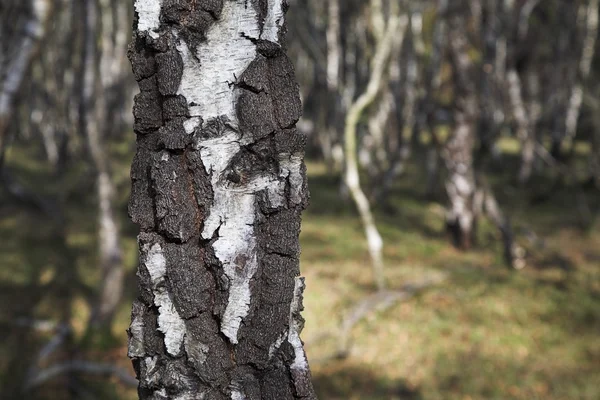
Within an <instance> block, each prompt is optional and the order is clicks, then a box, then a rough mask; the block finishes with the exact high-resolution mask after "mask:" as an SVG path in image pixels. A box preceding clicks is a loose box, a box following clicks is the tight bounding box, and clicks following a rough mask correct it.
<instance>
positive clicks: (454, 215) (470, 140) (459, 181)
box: [443, 8, 478, 249]
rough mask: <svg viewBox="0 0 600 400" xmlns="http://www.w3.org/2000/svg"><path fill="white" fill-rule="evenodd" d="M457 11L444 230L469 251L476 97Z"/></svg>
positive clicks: (451, 28) (451, 23)
mask: <svg viewBox="0 0 600 400" xmlns="http://www.w3.org/2000/svg"><path fill="white" fill-rule="evenodd" d="M461 14H462V12H461V11H460V10H459V9H458V8H457V9H456V10H453V13H452V15H451V16H450V17H449V35H448V40H449V42H450V44H449V46H450V56H451V57H450V58H451V60H452V66H453V72H454V84H455V100H454V104H455V105H454V108H455V109H454V127H453V128H452V133H451V135H450V138H449V139H448V142H447V143H446V146H445V148H444V151H443V158H444V161H445V163H446V168H447V169H448V178H447V180H446V192H447V194H448V199H449V200H450V206H449V208H448V210H447V215H446V226H447V229H448V231H449V232H450V233H451V235H452V238H453V240H454V243H455V245H456V246H458V247H460V248H462V249H468V248H470V247H471V245H472V244H473V239H474V235H475V225H476V219H477V207H476V204H475V194H476V184H475V172H474V168H473V149H474V144H475V127H476V126H477V112H478V104H477V93H476V88H475V85H474V81H473V79H472V77H473V76H475V74H474V72H475V68H474V64H473V61H472V60H471V59H470V57H469V53H468V50H469V43H468V39H467V31H466V28H465V25H466V24H467V22H466V19H465V18H464V17H463V16H462V15H461Z"/></svg>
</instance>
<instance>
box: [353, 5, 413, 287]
mask: <svg viewBox="0 0 600 400" xmlns="http://www.w3.org/2000/svg"><path fill="white" fill-rule="evenodd" d="M376 3H377V2H374V4H376ZM407 24H408V18H406V15H403V16H401V17H398V16H397V15H394V16H392V17H390V20H389V21H388V22H387V27H386V28H385V32H384V33H380V34H379V35H380V41H379V43H378V44H377V49H376V51H375V55H374V57H373V64H372V71H371V76H370V77H369V82H368V84H367V88H366V90H365V91H364V93H362V94H361V95H360V96H359V97H358V98H357V99H356V100H355V101H354V102H353V103H352V105H351V106H350V108H349V110H348V114H347V115H346V126H345V128H344V150H345V151H344V155H345V162H346V174H345V180H344V181H345V183H346V186H347V187H348V191H349V192H350V195H351V196H352V200H353V201H354V203H355V204H356V208H357V209H358V213H359V214H360V218H361V220H362V224H363V227H364V229H365V235H366V237H367V246H368V248H369V254H370V255H371V262H372V266H373V275H374V278H375V282H376V284H377V288H378V289H379V290H383V289H384V288H385V277H384V271H383V254H382V249H383V240H382V239H381V235H380V234H379V230H378V229H377V225H376V224H375V219H374V217H373V213H372V212H371V205H370V204H369V200H368V199H367V196H366V195H365V193H364V192H363V190H362V188H361V185H360V175H359V172H358V160H357V152H358V148H357V147H358V146H357V138H356V127H357V125H358V122H359V120H360V117H361V116H362V113H363V112H364V111H365V109H366V108H367V107H368V106H369V105H371V104H372V103H373V101H375V98H376V96H377V95H378V94H379V93H380V90H381V87H382V85H383V80H384V73H385V69H386V66H387V65H388V61H389V57H390V54H391V53H392V50H393V45H394V43H395V42H396V41H395V39H394V37H395V35H401V36H404V32H405V30H406V26H407ZM401 42H402V41H401V40H400V43H401Z"/></svg>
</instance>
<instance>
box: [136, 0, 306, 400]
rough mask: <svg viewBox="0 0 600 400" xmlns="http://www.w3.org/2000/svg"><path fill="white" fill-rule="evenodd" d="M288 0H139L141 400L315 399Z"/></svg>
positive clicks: (303, 196) (138, 304) (302, 182)
mask: <svg viewBox="0 0 600 400" xmlns="http://www.w3.org/2000/svg"><path fill="white" fill-rule="evenodd" d="M286 9H287V2H286V1H285V0H268V1H258V0H254V1H247V0H210V1H209V0H179V1H175V0H136V2H135V11H136V17H135V21H136V22H135V23H134V29H135V32H134V39H133V43H132V44H131V46H130V52H129V57H130V60H131V63H132V66H133V71H134V74H135V77H136V80H137V81H138V84H139V87H140V93H139V94H138V95H137V96H136V98H135V105H134V119H135V122H134V130H135V132H136V134H137V153H136V156H135V158H134V160H133V166H132V170H131V176H132V195H131V201H130V206H129V211H130V215H131V217H132V219H133V221H134V222H135V223H136V224H138V225H139V227H140V229H141V233H140V234H139V236H138V242H139V249H140V264H139V269H138V278H139V286H140V294H139V297H138V299H137V300H136V301H135V302H134V304H133V311H132V321H131V326H130V329H129V337H130V339H129V352H128V353H129V356H130V357H131V358H132V360H133V364H134V367H135V370H136V373H137V376H138V379H139V390H138V393H139V397H140V398H141V399H167V398H168V399H202V398H206V399H300V398H302V399H315V398H316V396H315V394H314V391H313V388H312V384H311V378H310V372H309V367H308V362H307V358H306V355H305V353H304V349H303V344H302V341H301V340H300V336H299V335H300V331H301V330H302V327H303V323H304V321H303V319H302V317H301V315H300V312H301V310H302V293H303V290H304V280H303V278H301V277H300V276H299V261H298V257H299V243H298V234H299V230H300V213H301V211H302V209H303V208H304V207H305V205H306V203H307V188H306V177H305V167H304V164H303V155H304V142H305V138H304V137H302V136H301V135H300V134H299V133H298V132H297V131H296V129H295V124H296V122H297V121H298V119H299V117H300V113H301V104H300V99H299V94H298V86H297V83H296V81H295V77H294V69H293V67H292V64H291V62H290V61H289V59H288V58H287V56H286V54H285V47H284V38H285V32H286V27H285V21H284V15H285V11H286Z"/></svg>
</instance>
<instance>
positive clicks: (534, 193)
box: [0, 143, 600, 400]
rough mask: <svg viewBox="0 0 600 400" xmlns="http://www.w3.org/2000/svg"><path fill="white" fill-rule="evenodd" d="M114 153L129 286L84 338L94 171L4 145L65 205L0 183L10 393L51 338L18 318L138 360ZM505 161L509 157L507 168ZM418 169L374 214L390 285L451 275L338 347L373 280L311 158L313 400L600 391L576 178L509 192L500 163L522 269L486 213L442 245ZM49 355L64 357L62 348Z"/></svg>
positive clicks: (437, 216) (373, 317)
mask: <svg viewBox="0 0 600 400" xmlns="http://www.w3.org/2000/svg"><path fill="white" fill-rule="evenodd" d="M509 147H510V143H508V146H507V148H509ZM113 150H114V153H115V154H114V158H116V159H122V160H123V165H122V166H115V168H114V171H115V172H116V175H115V179H116V182H117V183H118V189H119V190H118V192H119V193H120V195H119V199H118V200H119V215H120V216H121V218H122V226H123V228H124V235H125V237H124V239H123V246H124V250H125V265H126V269H127V271H128V278H127V279H128V281H127V287H128V292H127V295H126V298H125V299H124V301H123V304H122V306H121V308H120V310H119V313H118V314H117V316H116V319H115V323H114V325H113V328H112V335H97V334H96V335H92V338H91V339H90V338H86V339H85V340H84V337H86V321H87V320H88V317H89V306H88V303H89V300H90V299H91V298H93V296H94V292H95V290H96V286H97V285H96V284H97V282H98V279H99V274H98V272H97V268H96V265H97V263H96V259H95V249H96V247H95V246H96V244H95V240H94V237H95V229H96V221H95V217H93V215H94V213H95V207H96V206H95V203H94V201H95V200H94V182H93V175H91V174H90V173H89V171H86V169H85V168H79V169H78V168H71V169H70V170H69V171H70V172H68V173H67V174H65V175H64V176H63V177H62V178H55V177H54V175H53V174H52V173H51V172H49V171H48V170H47V167H45V166H44V162H43V161H41V155H40V153H39V152H38V153H37V155H36V154H35V153H24V154H23V157H20V156H19V153H18V151H20V150H19V149H18V148H17V149H16V150H15V153H14V154H12V155H11V157H9V164H8V166H9V167H10V169H11V171H12V172H13V173H14V176H15V177H16V178H18V179H19V181H20V182H22V184H23V185H25V186H26V187H29V188H35V190H36V193H39V194H40V196H44V195H48V196H49V197H51V198H54V199H58V201H59V204H58V205H56V206H57V207H62V209H64V210H67V211H65V214H64V221H63V222H60V223H55V222H52V221H50V220H48V218H47V217H44V216H43V215H41V214H40V213H39V212H36V211H27V210H28V206H27V205H26V204H23V203H22V202H20V203H17V202H15V201H14V200H11V199H10V198H9V197H8V196H6V194H5V193H4V192H3V191H0V196H1V197H0V254H1V256H0V304H2V306H1V308H0V332H2V335H0V336H2V340H1V341H0V386H1V387H3V389H2V393H4V394H5V393H11V392H10V390H11V388H12V390H13V393H16V392H15V390H16V388H17V387H18V386H19V385H20V384H21V383H22V382H23V380H24V371H26V369H27V366H28V365H31V364H32V363H33V359H34V356H35V354H37V351H39V349H40V348H41V347H42V346H44V344H45V343H47V341H48V340H49V339H50V338H51V337H52V335H51V334H50V333H44V332H34V331H32V330H31V329H29V328H27V327H23V326H15V323H14V321H15V320H16V318H18V317H19V316H33V317H39V318H44V319H47V318H48V319H54V320H61V319H62V320H68V321H70V323H71V324H72V326H73V329H74V332H73V336H72V338H71V340H72V341H74V342H76V343H77V342H78V343H82V346H83V349H84V353H83V354H85V357H87V358H88V359H92V360H98V361H104V362H110V363H114V364H117V365H120V366H122V367H123V368H126V369H128V370H131V367H130V363H129V361H128V360H127V358H126V335H125V329H126V328H127V326H128V324H129V309H130V306H129V304H130V302H131V300H132V298H133V296H134V295H135V287H136V284H135V275H134V274H135V268H136V258H137V250H136V242H135V227H134V226H132V224H131V223H129V222H128V221H127V217H126V199H127V193H128V188H129V181H128V179H129V178H128V167H127V164H128V162H129V160H130V158H131V153H130V152H131V147H130V145H127V146H125V145H123V146H115V148H114V149H113ZM28 152H29V150H28ZM509 156H510V155H508V156H507V157H509ZM36 159H39V160H40V161H39V162H37V161H35V160H36ZM414 159H415V160H417V161H418V160H419V159H420V157H419V155H418V154H416V155H415V157H414ZM513 161H514V160H510V161H505V162H503V163H502V164H505V165H516V163H514V162H513ZM74 162H77V161H74ZM82 164H83V163H82ZM421 169H422V168H417V167H416V166H415V165H412V166H411V167H410V168H409V170H408V171H407V173H406V174H405V175H404V176H403V177H402V178H401V179H399V182H398V185H397V186H396V187H395V188H394V191H393V192H392V195H391V196H390V199H391V200H390V202H389V204H388V205H386V207H385V210H382V209H377V210H376V219H377V223H378V225H379V227H380V229H381V232H382V234H383V239H384V253H385V263H386V269H385V276H386V280H387V282H388V286H389V288H390V290H401V289H402V288H404V287H405V285H409V284H412V283H419V282H422V281H423V280H427V279H438V278H444V281H443V282H440V283H436V284H433V285H431V286H430V287H427V288H425V289H423V290H422V291H420V292H418V293H417V294H416V295H415V296H413V297H411V298H409V299H405V300H403V301H400V302H397V303H395V304H393V305H391V306H390V307H388V308H387V309H385V310H381V311H376V312H374V313H371V314H369V315H368V316H367V317H366V318H364V319H362V320H361V321H359V322H358V324H357V325H356V326H355V327H354V328H353V329H352V330H351V332H350V334H349V342H348V343H349V347H348V350H349V351H348V353H347V354H346V357H343V358H342V357H339V356H338V354H337V353H338V350H339V348H340V340H339V334H338V332H339V329H340V325H341V322H342V320H343V318H344V316H345V315H347V314H348V313H349V312H350V310H351V309H353V307H354V306H355V305H356V304H357V303H358V302H360V301H361V300H363V299H365V298H367V297H368V296H370V295H372V294H373V293H375V287H374V284H373V276H372V271H371V268H370V262H369V257H368V253H367V249H366V246H365V242H364V236H363V231H362V227H361V224H360V220H359V218H358V217H357V215H356V213H355V211H354V208H353V206H352V204H351V203H350V202H343V201H341V200H340V197H339V194H338V186H339V184H338V180H337V179H336V178H334V177H331V176H328V175H327V174H326V171H325V168H324V166H323V165H322V164H320V163H316V162H311V163H309V166H308V171H309V180H310V188H311V205H310V207H309V208H308V210H307V211H306V212H305V214H304V218H303V226H302V235H301V242H302V258H301V268H302V273H303V275H304V276H305V277H306V282H307V289H306V292H305V311H304V316H305V319H306V325H305V330H304V332H303V339H304V341H305V342H306V350H307V354H308V357H309V361H310V362H311V367H312V373H313V378H314V381H315V385H316V388H317V391H318V393H319V396H320V398H321V399H322V400H335V399H344V400H345V399H361V400H369V399H373V400H388V399H389V400H391V399H409V400H411V399H433V400H437V399H464V400H466V399H528V400H529V399H556V400H558V399H565V400H567V399H569V400H571V399H590V400H595V399H598V398H600V380H599V379H598V377H599V376H600V231H599V230H598V229H597V228H596V229H590V230H586V231H584V230H582V229H581V228H580V227H579V224H578V219H579V217H578V213H577V211H576V210H577V206H576V204H577V203H576V197H575V195H574V193H575V191H574V190H573V188H570V187H569V186H566V187H565V186H560V187H555V188H553V189H552V193H551V196H548V198H547V199H544V198H543V197H544V196H539V193H543V192H544V191H546V192H547V193H549V191H550V188H549V187H548V180H546V179H545V178H539V179H536V180H535V181H534V183H535V185H534V186H532V187H529V188H527V189H518V188H516V187H513V186H512V185H510V184H509V183H507V182H510V179H511V178H510V177H511V176H514V171H512V170H499V171H498V173H496V174H494V176H493V179H491V183H492V185H493V186H494V187H499V188H502V189H503V190H502V192H498V193H497V195H498V198H499V200H500V202H501V204H503V205H505V206H506V210H507V211H508V213H509V215H510V216H511V217H512V221H513V224H514V229H515V232H516V234H517V239H518V241H519V243H520V244H521V245H522V246H523V247H525V248H526V250H527V266H526V267H525V268H524V269H523V270H520V271H516V270H511V269H508V268H506V267H505V266H504V264H503V260H502V248H501V244H500V241H499V235H498V234H497V233H496V231H495V230H494V229H493V227H492V226H491V225H490V224H489V223H488V222H486V221H482V222H481V224H480V225H479V234H478V243H477V246H476V248H475V249H474V250H473V251H470V252H467V253H464V252H460V251H458V250H456V249H454V248H452V247H451V246H450V245H449V244H448V238H447V237H446V235H445V234H444V229H443V228H444V227H443V219H444V211H443V204H444V200H443V197H442V196H439V198H438V199H437V200H435V201H434V200H428V199H426V198H425V196H424V194H423V192H424V185H423V182H424V177H423V176H422V175H420V172H419V171H420V170H421ZM73 182H77V183H76V184H75V183H73ZM588 199H589V200H590V202H591V205H592V206H593V208H594V207H595V209H596V210H597V209H598V206H599V205H600V204H599V203H598V200H599V196H598V194H597V193H591V192H589V193H588ZM534 203H535V204H534ZM34 208H35V207H33V206H32V207H31V209H32V210H33V209H34ZM380 208H383V207H380ZM587 222H589V221H587ZM57 226H61V227H62V228H60V229H58V228H57ZM56 354H57V355H56V356H55V358H57V359H60V358H61V357H62V358H64V357H66V356H65V355H64V354H62V355H60V354H61V353H60V352H57V353H56ZM44 363H45V364H47V363H48V361H44ZM18 371H21V372H18ZM85 382H86V385H87V386H86V387H87V392H88V393H102V394H97V395H95V396H94V395H90V398H101V399H134V398H135V390H134V389H131V388H126V387H124V386H122V385H120V384H118V383H117V381H116V380H111V382H114V384H111V385H106V384H105V382H106V381H105V380H100V379H98V380H89V381H85ZM63 383H64V382H63ZM60 387H64V385H62V386H61V382H60V381H55V383H53V384H52V383H51V384H47V385H45V386H44V387H43V389H39V390H37V391H35V393H34V394H35V395H34V394H32V395H31V396H29V395H28V397H27V398H32V399H33V398H35V399H42V398H43V399H59V398H63V397H60V394H59V393H61V392H60ZM8 398H10V397H8ZM15 398H22V397H15Z"/></svg>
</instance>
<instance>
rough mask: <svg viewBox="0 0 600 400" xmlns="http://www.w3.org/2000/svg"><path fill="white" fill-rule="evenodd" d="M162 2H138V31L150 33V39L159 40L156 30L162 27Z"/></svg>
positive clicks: (149, 0)
mask: <svg viewBox="0 0 600 400" xmlns="http://www.w3.org/2000/svg"><path fill="white" fill-rule="evenodd" d="M161 5H162V0H136V1H135V5H134V7H135V12H136V13H137V15H138V30H139V31H140V32H148V34H149V35H150V37H152V38H154V39H156V38H158V33H157V32H156V30H157V29H158V28H159V27H160V19H159V17H160V6H161Z"/></svg>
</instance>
